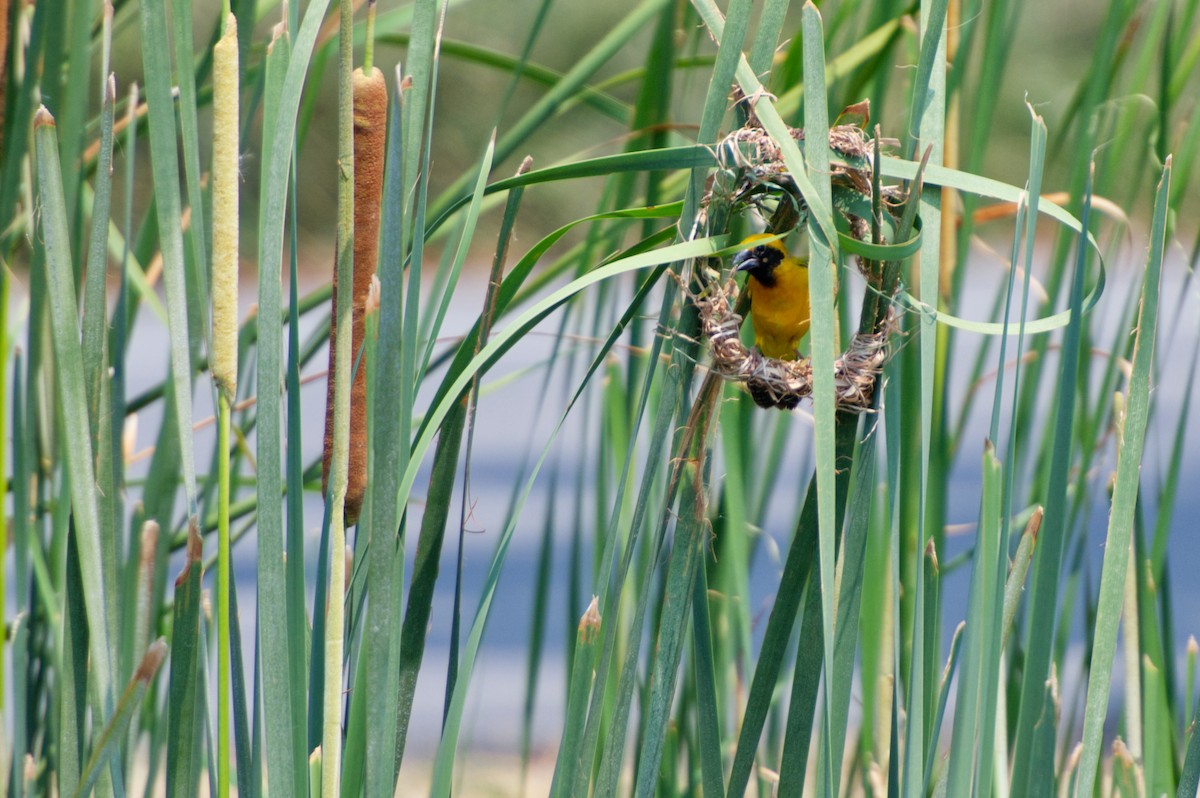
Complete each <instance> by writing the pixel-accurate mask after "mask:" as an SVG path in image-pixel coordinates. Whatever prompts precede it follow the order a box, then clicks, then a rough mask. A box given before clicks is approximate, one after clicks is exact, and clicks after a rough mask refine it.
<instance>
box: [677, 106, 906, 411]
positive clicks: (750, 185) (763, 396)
mask: <svg viewBox="0 0 1200 798" xmlns="http://www.w3.org/2000/svg"><path fill="white" fill-rule="evenodd" d="M792 135H793V137H794V138H796V139H797V140H801V139H803V136H804V132H803V131H802V130H793V131H792ZM829 144H830V147H831V148H832V149H833V150H834V151H835V152H837V153H838V154H840V155H841V156H843V158H844V159H845V160H846V162H847V163H848V164H850V165H849V166H847V165H842V164H838V165H836V166H835V167H834V168H833V170H832V175H831V179H832V180H833V182H834V186H835V189H841V190H842V191H843V192H844V193H845V192H853V193H855V194H857V195H858V196H859V197H862V196H863V195H864V193H865V197H866V200H867V201H868V203H869V201H870V199H871V173H870V154H871V152H870V149H869V140H868V139H867V136H866V134H865V133H864V132H863V131H862V129H861V128H860V127H858V126H853V125H839V126H835V127H833V128H831V129H830V131H829ZM747 145H749V146H747ZM721 149H722V150H723V151H726V152H736V153H738V156H737V163H736V169H737V171H738V172H739V173H740V178H739V180H738V182H737V185H736V188H735V190H734V191H733V197H734V200H733V205H734V207H735V209H736V208H737V205H738V204H739V201H738V198H742V199H741V203H740V204H742V205H747V204H752V203H753V204H757V202H758V200H759V199H760V198H761V195H762V194H763V192H764V190H768V191H770V190H775V191H782V192H783V193H785V194H787V195H789V198H790V199H792V200H794V201H799V200H798V192H796V191H795V188H794V185H792V186H790V189H789V185H788V184H790V183H791V178H790V177H789V176H788V174H787V170H786V168H785V167H784V166H783V163H782V157H781V155H780V153H779V147H778V145H777V144H776V143H775V142H774V141H773V140H772V139H771V138H770V136H769V135H768V134H767V133H766V131H764V130H762V129H761V128H759V127H756V126H747V127H743V128H740V129H739V130H736V131H734V132H733V133H731V134H730V135H729V136H728V137H727V138H726V140H725V142H723V144H722V145H721ZM718 181H719V178H718ZM715 187H716V183H714V191H712V192H710V193H709V195H708V196H707V197H706V198H705V203H704V205H705V209H706V210H707V209H708V208H707V206H708V204H709V203H710V202H712V200H713V196H714V194H716V193H718V192H717V190H716V189H715ZM882 193H884V197H881V199H882V200H885V201H886V202H888V203H889V204H890V203H891V202H894V201H895V200H896V199H897V198H898V197H897V193H896V191H895V189H891V188H889V189H884V190H882ZM781 204H783V202H782V200H781ZM835 204H836V203H835ZM799 210H800V218H801V221H800V222H799V223H798V224H796V225H795V227H796V229H800V228H802V227H803V225H804V222H803V221H802V220H803V217H804V216H805V215H806V214H805V213H804V208H803V207H802V203H801V206H800V207H799ZM835 212H836V211H835ZM844 216H845V218H847V220H848V222H849V228H850V234H851V235H852V236H853V237H854V238H856V239H858V240H861V241H866V240H869V239H870V225H869V224H868V222H867V220H866V219H863V218H862V217H860V216H857V215H854V214H849V213H844ZM858 264H859V269H860V271H862V273H863V275H864V276H865V277H866V278H867V285H868V289H867V290H872V286H878V284H879V275H878V274H876V273H871V272H870V271H869V270H868V262H867V261H865V260H864V259H863V258H861V257H860V258H858ZM685 290H687V289H686V288H685ZM687 292H688V294H689V295H690V296H691V299H692V301H693V302H694V304H695V306H696V308H697V310H698V312H699V316H700V324H701V331H702V334H703V335H704V337H705V338H707V339H708V341H709V344H710V345H711V347H712V369H713V371H715V372H716V373H717V374H719V375H721V376H722V377H724V378H725V379H727V380H731V381H735V382H742V383H745V384H746V387H747V388H748V389H749V391H750V393H751V395H752V396H753V397H754V401H755V402H756V403H757V404H759V405H760V406H763V407H778V408H782V409H785V410H790V409H792V408H794V407H796V406H797V405H798V404H799V403H800V401H801V400H802V399H804V398H806V397H810V396H812V390H813V381H812V377H813V368H812V361H811V359H809V358H807V357H801V358H799V359H797V360H779V359H776V358H769V357H765V356H764V355H763V354H762V353H761V352H760V351H759V350H758V349H757V347H754V348H750V347H747V346H746V345H745V344H744V343H742V340H741V335H740V330H741V326H742V321H743V319H742V316H741V315H739V314H738V313H736V312H735V311H734V307H735V303H736V300H737V296H738V287H737V283H736V282H735V281H734V280H733V278H732V276H729V277H727V278H726V279H725V281H724V283H722V282H721V280H719V279H717V280H709V281H707V284H705V285H703V287H702V288H701V290H700V291H699V292H693V291H690V290H688V291H687ZM895 321H896V317H895V313H894V310H893V309H892V307H891V306H890V304H889V306H888V308H887V310H886V312H885V313H884V315H883V317H882V318H881V320H880V322H879V323H878V324H876V325H875V327H874V330H873V331H872V332H870V333H859V334H856V335H855V336H854V337H853V338H852V339H851V341H850V345H849V346H848V347H847V349H846V351H845V352H843V353H842V355H841V356H840V357H838V358H837V360H836V361H835V362H834V385H835V389H834V391H835V402H836V406H837V408H838V410H841V411H848V412H854V413H864V412H869V411H870V410H871V409H872V397H873V394H874V391H875V386H876V383H877V382H878V380H879V377H880V375H881V374H882V372H883V367H884V365H885V364H886V363H887V360H888V356H889V351H890V350H889V346H888V342H889V338H890V336H891V333H892V332H893V331H894V330H895V329H896V323H895Z"/></svg>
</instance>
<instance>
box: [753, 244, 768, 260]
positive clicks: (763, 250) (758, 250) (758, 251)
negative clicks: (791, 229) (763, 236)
mask: <svg viewBox="0 0 1200 798" xmlns="http://www.w3.org/2000/svg"><path fill="white" fill-rule="evenodd" d="M766 254H767V245H766V244H759V245H758V246H757V247H755V248H754V255H755V257H759V258H761V257H762V256H763V255H766Z"/></svg>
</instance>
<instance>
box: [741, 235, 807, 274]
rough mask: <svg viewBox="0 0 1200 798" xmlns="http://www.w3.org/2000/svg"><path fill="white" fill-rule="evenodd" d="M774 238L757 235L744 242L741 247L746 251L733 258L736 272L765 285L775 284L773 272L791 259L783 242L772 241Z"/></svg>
mask: <svg viewBox="0 0 1200 798" xmlns="http://www.w3.org/2000/svg"><path fill="white" fill-rule="evenodd" d="M773 238H774V236H772V235H768V234H766V233H756V234H755V235H752V236H750V237H749V238H747V239H746V240H744V241H743V242H742V243H741V246H743V247H745V249H743V250H742V251H741V252H739V253H738V254H736V255H734V256H733V268H734V270H735V271H739V272H746V273H747V274H749V275H750V276H752V277H753V278H754V279H756V280H758V281H759V282H760V283H762V284H763V285H771V284H773V283H774V282H775V278H774V276H773V272H774V271H775V269H776V267H778V266H779V264H781V263H783V261H784V260H785V259H787V258H788V257H789V256H788V251H787V247H786V246H784V244H783V241H781V240H779V239H775V240H771V239H773ZM801 265H803V264H801Z"/></svg>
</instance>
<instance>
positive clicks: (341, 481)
mask: <svg viewBox="0 0 1200 798" xmlns="http://www.w3.org/2000/svg"><path fill="white" fill-rule="evenodd" d="M340 13H341V20H340V22H341V28H340V35H339V38H338V45H339V46H338V57H339V62H338V63H339V67H338V232H337V262H336V263H337V265H336V276H335V283H334V286H335V291H334V313H333V323H332V325H331V328H330V335H329V353H330V364H331V367H330V369H329V382H330V384H331V386H332V387H331V389H330V392H331V393H332V399H333V401H332V402H329V403H328V404H327V405H326V410H325V461H326V462H327V463H328V467H327V470H326V473H327V474H328V479H327V491H326V496H327V497H328V498H327V500H328V501H329V581H328V585H329V609H328V612H327V616H326V623H325V687H324V694H323V696H322V705H321V712H322V716H323V717H322V722H321V751H322V758H323V760H324V761H323V763H322V768H321V795H322V796H324V798H335V797H336V796H338V795H340V794H341V789H340V787H341V784H340V782H341V771H342V651H343V642H342V634H343V631H344V627H345V621H344V617H343V613H344V611H345V605H346V597H345V594H344V593H343V591H342V584H343V582H344V581H345V574H346V558H345V548H346V517H345V510H346V488H347V469H348V461H349V456H350V400H351V396H350V376H351V374H350V369H351V368H352V362H353V361H352V360H351V358H352V356H353V351H352V348H351V341H352V338H353V334H351V335H349V336H347V335H345V334H343V335H340V336H338V335H335V334H334V332H333V328H334V327H337V328H340V329H341V330H342V331H343V332H344V331H345V329H346V327H347V326H351V325H352V319H353V302H352V299H353V290H354V273H353V265H354V263H353V261H354V250H355V238H356V236H355V230H354V221H355V219H354V216H355V214H354V205H355V187H354V105H353V78H352V64H353V59H354V19H353V14H354V7H353V3H352V2H351V0H341V8H340ZM339 283H340V285H341V287H342V288H343V289H345V288H346V287H347V286H348V287H349V288H350V291H346V290H342V291H337V290H336V287H337V286H338V284H339ZM352 331H353V328H352ZM314 656H315V652H314Z"/></svg>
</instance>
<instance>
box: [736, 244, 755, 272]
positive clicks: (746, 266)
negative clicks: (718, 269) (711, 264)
mask: <svg viewBox="0 0 1200 798" xmlns="http://www.w3.org/2000/svg"><path fill="white" fill-rule="evenodd" d="M758 265H759V263H758V261H757V260H756V259H755V257H754V250H752V249H743V250H742V251H741V252H739V253H738V254H736V255H734V256H733V270H734V271H735V272H748V271H753V270H754V269H757V268H758Z"/></svg>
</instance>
